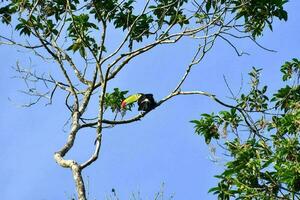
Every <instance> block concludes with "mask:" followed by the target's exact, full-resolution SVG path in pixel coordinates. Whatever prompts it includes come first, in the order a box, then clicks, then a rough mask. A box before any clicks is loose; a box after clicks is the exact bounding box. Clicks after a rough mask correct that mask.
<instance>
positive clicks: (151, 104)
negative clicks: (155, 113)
mask: <svg viewBox="0 0 300 200" xmlns="http://www.w3.org/2000/svg"><path fill="white" fill-rule="evenodd" d="M141 95H142V96H141V97H140V98H139V99H138V106H139V108H138V110H139V111H146V112H148V111H150V110H152V109H154V108H155V107H156V102H155V100H154V98H153V94H141Z"/></svg>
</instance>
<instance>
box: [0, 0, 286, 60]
mask: <svg viewBox="0 0 300 200" xmlns="http://www.w3.org/2000/svg"><path fill="white" fill-rule="evenodd" d="M192 2H193V1H189V0H176V1H171V0H156V1H150V3H149V5H148V7H146V9H145V11H146V12H143V13H140V12H137V9H136V7H137V6H136V4H137V3H138V2H137V1H135V0H126V1H118V0H105V1H104V0H99V1H95V0H92V1H87V0H83V1H79V0H74V1H63V0H54V1H51V0H40V1H30V0H12V1H7V2H2V3H0V18H1V20H2V22H3V23H5V24H10V23H11V22H12V17H13V16H16V19H17V20H18V21H19V24H18V25H16V26H15V29H16V30H17V31H19V33H20V34H21V35H22V34H24V35H27V36H31V35H32V34H34V35H36V33H37V32H41V33H42V35H43V36H44V37H45V38H48V39H53V38H55V37H56V36H57V35H58V34H59V33H60V32H61V31H63V30H62V29H60V27H59V26H57V25H59V24H60V23H61V21H64V22H65V26H66V27H67V30H68V31H67V34H68V35H67V37H68V38H71V39H72V42H71V44H70V45H69V46H68V48H67V50H69V51H73V52H77V51H79V53H80V55H81V56H82V57H84V58H85V57H86V56H87V52H86V49H87V48H89V49H90V50H91V51H92V53H93V55H94V56H97V55H99V53H100V50H101V49H102V50H103V49H105V47H101V48H100V47H99V44H98V43H97V41H96V40H95V39H94V35H95V34H96V33H95V32H94V31H95V30H97V29H98V27H100V25H99V22H101V23H102V24H104V25H105V26H107V23H111V25H112V26H113V27H114V28H115V29H118V28H121V29H122V30H123V31H128V37H129V48H130V49H132V44H133V42H142V41H143V40H144V39H145V38H148V37H150V36H155V37H157V38H159V37H166V36H167V35H168V33H166V32H163V31H162V32H159V31H158V30H160V29H161V28H162V27H167V26H171V27H173V26H175V25H178V26H179V27H180V28H181V29H182V30H186V29H190V27H188V25H189V24H193V23H194V22H195V23H203V22H205V21H209V20H211V18H215V19H217V18H218V20H217V22H218V23H220V24H223V23H226V22H225V19H224V18H223V16H222V14H224V13H226V12H231V13H232V14H233V15H234V18H235V20H237V21H238V20H239V19H243V20H241V21H242V22H243V23H242V24H243V25H244V30H243V31H244V32H246V33H250V34H252V36H253V37H256V36H259V35H261V34H262V31H263V30H264V27H265V26H266V25H268V27H269V28H270V29H272V22H273V20H274V18H278V19H280V20H287V12H286V11H285V10H284V8H283V6H284V4H285V3H286V2H287V1H286V0H246V1H245V0H235V1H232V0H205V1H203V4H200V3H199V4H198V3H197V4H194V6H195V5H197V6H198V7H197V6H196V11H195V13H194V14H193V16H188V15H189V11H188V10H189V9H187V7H188V6H187V5H188V4H189V3H192ZM1 4H2V5H1ZM202 6H204V7H205V10H204V9H202ZM16 14H17V15H16ZM194 19H195V20H194ZM217 22H216V23H217ZM154 27H156V28H154Z"/></svg>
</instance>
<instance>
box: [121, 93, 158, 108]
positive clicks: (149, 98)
mask: <svg viewBox="0 0 300 200" xmlns="http://www.w3.org/2000/svg"><path fill="white" fill-rule="evenodd" d="M134 102H137V103H138V106H139V108H138V110H139V111H146V112H148V111H150V110H152V109H154V108H155V107H156V102H155V100H154V98H153V94H142V93H138V94H133V95H131V96H129V97H127V98H126V99H125V100H123V101H122V103H121V107H122V108H123V109H124V108H125V107H126V105H128V104H131V103H134Z"/></svg>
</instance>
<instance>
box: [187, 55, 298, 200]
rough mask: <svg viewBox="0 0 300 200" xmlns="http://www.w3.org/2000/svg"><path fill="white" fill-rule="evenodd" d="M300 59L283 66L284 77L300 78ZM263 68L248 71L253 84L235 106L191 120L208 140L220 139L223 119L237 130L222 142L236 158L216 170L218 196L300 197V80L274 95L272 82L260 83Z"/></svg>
mask: <svg viewBox="0 0 300 200" xmlns="http://www.w3.org/2000/svg"><path fill="white" fill-rule="evenodd" d="M297 62H298V60H297V59H293V60H292V61H291V62H286V63H285V64H284V65H283V66H282V67H281V71H282V73H283V80H284V81H287V80H290V79H292V78H293V77H295V78H296V79H297V78H298V74H297V73H298V67H299V66H298V64H297ZM260 72H261V69H256V68H253V70H252V71H251V72H250V73H249V75H250V78H251V83H250V84H251V90H250V92H249V93H248V94H242V95H241V96H240V98H237V99H236V102H237V105H236V106H233V107H235V109H233V108H231V111H230V112H228V111H221V112H220V113H219V114H218V115H217V116H216V115H214V114H203V115H202V118H201V119H200V120H193V121H192V122H193V123H194V124H195V132H196V133H197V134H200V135H203V136H204V137H205V141H206V142H207V143H209V142H211V139H212V138H213V139H214V140H217V141H218V142H220V140H221V138H220V137H219V135H220V134H221V133H220V132H221V131H222V130H220V128H219V127H220V125H223V127H225V128H227V126H228V125H231V130H230V131H229V130H226V132H227V131H228V132H230V133H233V134H230V135H229V136H228V137H226V140H225V142H224V144H223V148H225V149H226V150H227V153H228V155H229V156H230V158H231V159H230V161H228V162H227V163H226V168H225V170H224V171H223V173H221V174H220V175H217V176H216V178H218V179H219V183H218V185H217V186H216V187H214V188H211V189H210V190H209V192H212V193H213V194H215V195H217V196H218V199H231V198H232V199H266V200H267V199H298V198H300V187H299V185H300V157H299V155H300V141H299V135H300V106H299V105H300V104H299V102H300V89H299V88H300V86H299V85H298V84H295V85H287V86H285V87H283V88H281V89H279V90H278V91H277V93H275V94H274V95H273V96H272V98H270V99H271V100H269V98H268V97H267V96H266V91H267V87H266V86H263V87H262V89H260V87H259V82H260V81H259V79H260V76H259V74H260ZM294 83H295V82H294ZM233 110H234V111H236V113H235V112H234V113H232V111H233ZM222 113H223V115H222ZM224 113H226V114H224ZM230 113H231V114H230ZM220 119H224V120H223V121H222V120H220ZM211 127H214V129H212V128H211ZM245 128H247V132H245ZM223 132H224V131H223ZM246 133H248V134H246Z"/></svg>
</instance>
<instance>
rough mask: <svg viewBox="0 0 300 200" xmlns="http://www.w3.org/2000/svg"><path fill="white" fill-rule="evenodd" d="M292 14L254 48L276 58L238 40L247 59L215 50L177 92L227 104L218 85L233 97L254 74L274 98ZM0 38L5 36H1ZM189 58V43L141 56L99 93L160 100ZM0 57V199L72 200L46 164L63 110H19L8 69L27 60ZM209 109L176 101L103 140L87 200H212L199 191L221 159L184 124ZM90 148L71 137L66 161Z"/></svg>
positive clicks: (294, 31)
mask: <svg viewBox="0 0 300 200" xmlns="http://www.w3.org/2000/svg"><path fill="white" fill-rule="evenodd" d="M299 8H300V2H299V1H295V0H294V1H291V2H289V3H288V4H287V10H288V12H289V20H288V22H278V21H276V22H275V24H274V32H271V31H269V30H267V31H265V33H264V36H263V37H262V38H259V40H258V41H259V42H260V43H261V44H262V45H264V46H265V47H268V48H270V49H274V50H276V51H277V53H271V52H267V51H264V50H262V49H260V48H259V47H257V46H255V45H254V44H253V43H251V42H250V41H246V40H240V41H236V44H237V45H238V46H239V47H240V49H241V50H244V51H247V52H249V53H250V55H249V56H242V57H238V56H237V55H236V54H235V53H234V51H233V49H232V48H230V47H229V46H228V45H226V44H225V43H223V42H222V41H218V42H217V44H216V46H215V47H214V48H213V50H212V51H211V52H210V53H209V54H208V55H207V57H206V59H204V61H203V62H202V63H200V64H199V65H198V66H197V67H196V68H194V69H193V71H192V74H191V76H190V77H189V79H188V82H187V84H186V85H185V86H184V87H183V89H186V90H196V89H198V90H205V91H209V92H211V93H214V94H217V95H218V96H219V97H221V98H222V99H223V100H225V101H227V100H228V99H226V96H229V92H228V90H227V89H226V86H225V83H224V81H223V75H225V76H226V77H227V79H228V82H229V84H230V85H231V87H232V88H233V90H234V91H238V89H239V87H240V82H241V76H242V75H243V77H244V82H245V83H247V81H248V80H247V72H249V71H250V69H251V67H252V66H256V67H261V68H263V69H264V70H263V73H262V76H263V83H265V84H268V85H269V84H270V85H269V86H270V87H269V88H270V91H271V92H274V91H275V90H276V88H278V86H280V85H281V83H280V73H279V67H280V66H281V65H282V64H283V62H284V61H286V60H290V59H291V58H293V57H297V58H299V57H300V55H299V44H300V36H299V32H300V26H299V21H300V15H299V13H298V12H299ZM0 31H1V32H2V31H5V30H4V28H3V26H1V30H0ZM193 48H195V45H194V44H192V43H191V42H186V43H183V42H182V43H179V44H178V45H175V46H174V47H170V46H165V47H162V48H159V49H157V50H155V51H151V52H150V53H147V54H145V55H143V56H141V57H139V58H138V59H136V60H135V61H134V62H132V63H131V64H130V65H129V66H128V68H126V69H125V70H124V71H123V72H122V73H121V74H120V77H118V78H117V79H116V80H114V81H113V84H112V85H111V86H110V87H109V89H110V90H112V89H113V88H114V87H120V88H121V89H124V90H129V91H130V92H132V93H134V92H140V91H141V92H151V93H153V94H154V96H155V98H157V99H160V98H162V97H164V96H165V95H166V94H168V92H170V90H172V89H173V88H174V86H175V84H176V82H177V81H178V79H179V78H180V76H181V75H182V73H183V72H184V69H185V66H186V65H187V64H188V63H189V59H190V58H191V57H192V50H193ZM189 50H191V51H189ZM0 53H1V58H2V59H1V63H0V72H1V73H0V90H1V91H2V93H1V94H2V95H1V97H0V104H1V105H2V109H1V112H0V160H1V165H0V174H1V179H0V188H1V194H0V198H1V199H3V200H27V199H30V200H50V199H70V197H72V195H73V194H74V193H75V187H74V184H73V180H72V178H71V172H70V171H69V170H66V169H62V168H61V167H59V166H58V165H57V164H56V163H55V162H54V159H53V153H54V152H55V151H57V150H58V149H59V148H60V147H61V146H62V145H63V144H64V142H65V140H66V135H67V133H65V132H64V131H63V128H64V127H63V126H64V123H65V121H66V120H67V117H68V116H67V113H66V109H65V107H64V103H63V102H61V101H60V98H59V97H57V98H55V99H54V104H53V105H51V106H44V104H43V103H41V104H38V105H35V106H33V107H31V108H20V107H19V106H18V104H21V103H24V102H27V101H28V97H27V96H24V95H22V94H21V93H19V92H18V90H21V89H22V88H24V84H23V82H22V81H20V80H17V79H12V78H11V77H13V76H14V75H15V72H14V70H12V68H11V67H12V66H14V65H15V64H16V60H20V63H22V64H24V65H28V63H29V56H30V54H29V53H26V52H24V51H21V52H20V51H16V50H15V49H13V48H11V47H7V46H0ZM32 62H33V66H34V67H35V68H36V69H37V70H39V71H40V72H43V69H44V68H45V69H47V70H48V69H49V68H47V65H53V64H52V63H43V62H41V61H40V60H39V59H32ZM50 71H51V69H50ZM9 99H11V100H9ZM228 101H229V100H228ZM219 109H221V107H220V106H219V105H217V104H216V103H214V102H213V101H211V100H210V99H208V98H206V97H176V98H174V99H172V100H171V101H169V102H168V103H166V104H164V105H162V106H161V107H159V108H158V109H156V110H155V111H153V112H151V113H150V114H149V115H147V116H146V117H145V118H144V119H143V120H142V121H140V122H137V123H134V124H129V125H122V126H117V127H115V128H113V129H109V130H105V132H104V136H103V145H102V149H101V153H100V158H99V159H98V161H96V163H94V164H93V165H92V166H90V167H89V168H88V169H87V170H85V172H84V174H83V175H84V178H85V181H86V184H87V185H88V191H89V197H90V199H104V197H105V195H109V194H110V191H111V189H112V188H115V189H116V191H117V193H118V194H119V195H120V197H121V199H129V197H130V195H131V193H132V192H140V193H141V196H142V197H143V199H149V200H150V199H151V197H153V196H154V194H155V192H158V191H159V189H160V187H161V185H162V183H164V190H165V194H166V195H172V194H174V199H177V200H182V199H188V200H196V199H215V197H213V196H212V195H210V194H208V193H207V191H208V189H209V188H210V187H212V186H214V184H215V183H216V179H214V178H213V176H214V175H216V174H218V173H219V172H220V171H221V170H222V163H224V161H226V157H222V155H221V153H222V152H218V153H219V155H220V156H221V157H220V162H218V163H214V162H212V161H211V160H210V153H209V147H208V146H207V145H206V144H205V142H204V140H203V138H201V137H199V136H196V135H195V134H194V130H193V125H192V124H191V123H189V121H190V120H192V119H197V118H199V116H200V114H201V113H203V112H213V111H218V110H219ZM93 141H94V133H93V132H92V131H86V132H82V133H80V134H79V135H78V138H77V141H76V143H75V147H74V149H73V150H72V151H71V152H70V154H68V155H67V157H68V158H76V159H78V160H79V161H84V160H85V159H87V157H88V156H89V155H90V154H91V153H92V151H93V145H92V143H93ZM152 199H153V198H152Z"/></svg>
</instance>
